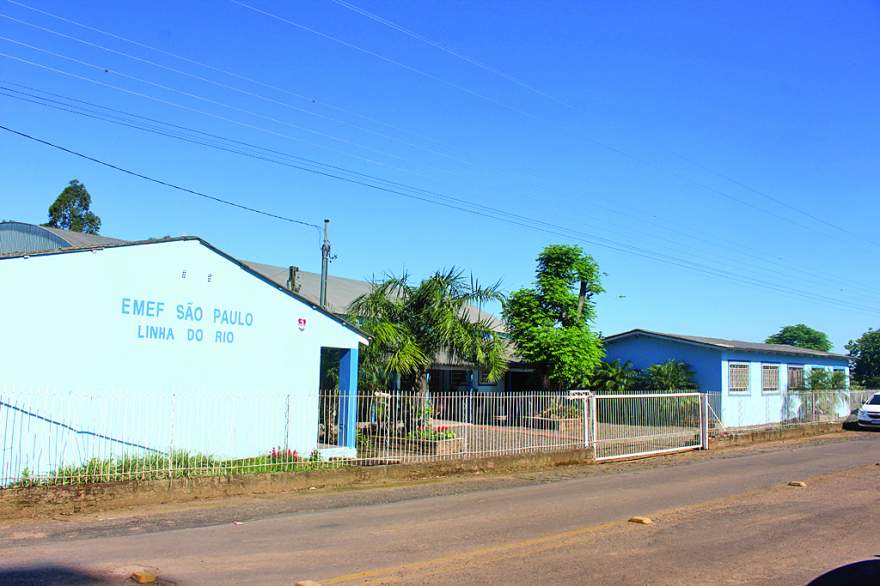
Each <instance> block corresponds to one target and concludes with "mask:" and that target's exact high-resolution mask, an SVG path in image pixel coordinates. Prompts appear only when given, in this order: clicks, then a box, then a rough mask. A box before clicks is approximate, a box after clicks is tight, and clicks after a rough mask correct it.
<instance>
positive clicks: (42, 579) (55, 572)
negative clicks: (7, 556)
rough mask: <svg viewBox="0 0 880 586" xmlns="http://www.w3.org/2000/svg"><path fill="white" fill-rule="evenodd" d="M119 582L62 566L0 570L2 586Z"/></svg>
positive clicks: (118, 581)
mask: <svg viewBox="0 0 880 586" xmlns="http://www.w3.org/2000/svg"><path fill="white" fill-rule="evenodd" d="M120 582H121V580H120V579H119V578H116V579H110V578H107V577H105V576H98V575H97V574H91V573H89V572H84V571H82V570H76V569H73V568H66V567H64V566H51V565H49V566H25V567H13V568H0V584H3V586H13V585H15V586H18V585H22V586H24V585H31V584H71V585H73V584H77V585H79V584H88V585H90V586H92V585H98V584H100V585H102V586H103V585H105V584H117V585H118V584H119V583H120Z"/></svg>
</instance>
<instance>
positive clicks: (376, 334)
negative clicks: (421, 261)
mask: <svg viewBox="0 0 880 586" xmlns="http://www.w3.org/2000/svg"><path fill="white" fill-rule="evenodd" d="M489 301H502V295H501V293H499V291H498V285H497V284H496V285H492V286H489V287H483V286H481V285H480V284H479V283H478V282H476V281H475V280H474V279H473V278H471V279H470V280H468V279H465V278H464V276H463V274H462V272H461V271H459V270H457V269H455V268H452V269H450V270H446V271H438V272H436V273H434V274H433V275H431V276H430V277H428V278H427V279H425V280H423V281H422V282H421V283H419V284H418V285H413V284H411V283H410V282H409V277H408V275H403V276H401V277H393V276H389V277H388V278H386V279H385V280H383V281H380V282H375V283H373V284H372V286H371V289H370V291H369V292H368V293H365V294H364V295H361V296H360V297H358V298H357V299H355V300H354V301H353V302H352V304H351V307H350V308H349V318H350V319H351V320H352V321H353V322H354V323H356V324H357V325H358V326H359V327H361V328H362V329H363V330H364V331H365V332H366V333H367V334H369V335H370V336H371V338H372V340H371V342H370V344H369V345H368V346H367V347H366V348H365V350H364V352H363V353H362V354H361V356H362V357H363V360H362V362H361V368H360V370H361V375H362V376H361V381H362V384H363V385H364V387H365V388H382V389H384V388H387V384H388V381H389V378H390V377H391V376H393V375H400V376H401V378H402V379H404V380H405V381H407V380H408V381H411V382H412V384H413V386H414V387H415V388H418V389H420V390H422V391H425V390H427V377H426V374H427V371H428V368H429V367H430V365H431V364H432V362H433V360H434V357H435V356H436V355H437V354H438V353H440V352H445V353H447V354H448V355H449V356H450V357H452V358H453V359H460V360H462V361H464V362H467V363H470V364H474V365H475V366H477V367H479V368H480V369H481V370H483V371H484V372H485V373H486V374H487V377H488V379H489V380H490V381H495V380H498V379H499V378H500V377H501V376H502V375H503V374H504V373H505V372H506V370H507V356H506V345H505V342H504V339H503V338H502V336H501V334H500V332H498V331H496V329H495V327H494V324H493V320H492V317H491V315H489V314H480V313H479V312H478V311H476V307H474V306H477V307H478V306H480V305H481V304H483V303H486V302H489Z"/></svg>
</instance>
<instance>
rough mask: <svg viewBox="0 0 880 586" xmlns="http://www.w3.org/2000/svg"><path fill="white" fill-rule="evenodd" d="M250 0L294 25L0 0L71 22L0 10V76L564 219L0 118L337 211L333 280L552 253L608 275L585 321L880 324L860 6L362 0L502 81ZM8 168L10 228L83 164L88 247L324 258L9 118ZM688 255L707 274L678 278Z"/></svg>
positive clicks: (209, 186) (314, 261)
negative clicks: (93, 238)
mask: <svg viewBox="0 0 880 586" xmlns="http://www.w3.org/2000/svg"><path fill="white" fill-rule="evenodd" d="M246 3H247V4H249V5H250V6H252V7H254V8H256V9H258V10H262V11H266V12H270V13H271V14H273V15H275V16H278V17H280V18H283V19H286V20H288V21H291V22H294V23H297V24H298V25H300V26H295V25H293V24H291V23H290V22H283V21H281V20H278V19H275V18H271V17H269V16H267V15H265V14H261V13H258V12H256V11H255V10H251V9H248V8H246V7H244V6H241V5H240V4H236V3H234V2H230V1H227V0H223V1H221V0H215V1H210V2H208V1H192V2H185V3H178V2H169V1H164V0H157V1H156V2H151V3H111V2H91V3H88V4H83V5H78V6H77V7H76V9H73V7H72V6H71V5H70V3H67V2H60V1H54V0H52V1H48V0H16V3H11V2H8V1H7V0H0V13H2V14H4V15H6V16H7V17H11V18H12V19H17V20H18V21H26V22H27V23H30V24H31V25H36V26H38V27H43V28H44V29H51V30H52V31H55V32H56V33H61V34H62V35H67V37H63V36H59V35H58V34H53V33H52V32H49V31H47V30H40V29H38V28H35V27H34V26H28V25H27V24H24V23H22V22H17V21H15V20H11V19H10V18H0V36H2V37H3V39H0V52H2V53H4V54H6V55H9V56H12V57H14V58H17V59H19V60H15V59H11V58H9V57H0V80H2V82H0V83H2V85H3V86H5V87H8V88H11V89H15V90H17V91H20V92H28V93H31V94H34V95H43V96H45V94H44V93H42V92H52V93H55V94H59V95H62V96H66V97H68V98H75V99H78V100H85V101H87V102H91V103H93V104H99V105H101V106H107V107H112V108H116V109H118V110H122V111H125V112H128V113H132V114H137V115H140V116H148V117H151V118H153V119H155V120H160V121H162V122H165V123H168V124H176V125H179V126H185V127H187V128H193V129H197V130H199V131H203V132H210V133H213V134H215V135H220V136H222V137H225V138H228V139H233V140H238V141H245V142H248V143H250V144H253V145H257V146H259V147H262V148H264V149H273V150H275V151H283V152H285V153H289V154H293V155H296V156H300V157H306V158H308V159H312V160H316V161H320V162H322V163H325V164H328V165H334V166H337V167H341V168H344V169H346V170H349V171H356V172H359V173H364V174H368V175H370V176H372V177H378V178H381V179H383V180H388V181H395V182H398V183H402V184H406V186H407V187H406V188H404V189H403V191H406V192H408V193H410V194H414V193H417V194H418V195H419V196H420V197H425V196H427V197H429V198H435V197H437V196H436V195H435V194H443V195H446V196H451V197H455V198H459V199H461V200H466V201H467V202H472V203H475V204H477V205H481V206H488V207H491V208H495V209H502V210H506V211H510V212H513V213H516V214H519V215H521V216H525V217H526V219H521V220H517V221H518V222H520V224H523V223H525V224H529V225H531V226H533V227H534V226H535V222H545V223H548V224H552V225H553V226H554V227H553V228H549V229H550V230H551V231H555V232H558V231H559V229H560V227H561V228H564V229H566V232H565V234H564V235H563V234H553V233H547V232H545V231H541V230H536V229H533V228H529V227H526V226H523V225H517V224H511V223H505V222H501V221H499V220H497V219H493V218H487V217H483V216H479V215H475V214H471V213H466V212H462V211H460V210H454V209H450V208H448V207H441V206H437V205H433V204H431V203H427V202H424V201H419V200H416V199H411V198H404V197H400V196H397V195H393V194H389V193H384V192H381V191H377V190H374V189H370V188H366V187H362V186H358V185H354V184H350V183H345V182H340V181H338V180H334V179H331V178H328V177H324V176H319V175H315V174H310V173H306V172H303V171H301V170H298V169H294V168H290V167H287V166H281V165H277V164H273V163H270V162H266V161H261V160H255V159H253V158H247V157H243V156H239V155H235V154H231V153H228V152H221V151H218V150H214V149H210V148H206V147H204V146H201V145H194V144H189V143H184V142H181V141H178V140H175V139H172V138H168V137H164V136H158V135H155V134H150V133H146V132H143V131H141V130H137V129H132V128H127V127H122V126H118V125H113V124H110V123H108V122H106V121H102V120H94V119H89V118H85V117H83V116H80V115H76V114H72V113H70V112H63V111H58V110H52V109H48V108H46V107H45V106H41V105H37V104H33V103H26V102H22V101H19V100H15V99H11V98H9V97H7V96H0V114H2V115H0V119H2V124H3V125H6V126H9V127H12V128H14V129H16V130H19V131H23V132H27V133H30V134H32V135H35V136H37V137H40V138H42V139H46V140H49V141H52V142H55V143H58V144H60V145H63V146H65V147H68V148H71V149H74V150H78V151H81V152H83V153H86V154H88V155H90V156H94V157H97V158H100V159H104V160H107V161H109V162H112V163H115V164H118V165H121V166H124V167H127V168H131V169H133V170H136V171H139V172H142V173H144V174H148V175H151V176H155V177H157V178H161V179H163V180H167V181H170V182H174V183H177V184H180V185H182V186H185V187H188V188H192V189H196V190H199V191H202V192H205V193H209V194H211V195H217V196H220V197H224V198H228V199H231V200H235V201H237V202H240V203H243V204H246V205H250V206H253V207H258V208H263V209H266V210H269V211H272V212H274V213H277V214H281V215H285V216H289V217H293V218H297V219H301V220H304V221H306V222H311V223H316V224H319V223H321V220H322V219H323V218H325V217H326V218H330V219H331V220H332V224H331V225H332V242H333V247H334V253H335V254H336V255H337V256H338V258H337V259H336V260H335V261H334V262H333V264H332V265H331V271H332V273H333V274H337V275H341V276H348V277H354V278H365V277H370V276H371V275H373V274H376V275H381V274H382V273H384V272H394V273H399V272H401V271H402V270H404V269H405V270H407V271H409V272H410V273H411V274H412V275H414V276H415V277H422V276H424V275H426V274H427V273H429V272H430V271H432V270H435V269H437V268H440V267H446V266H450V265H456V266H458V267H461V268H463V269H465V270H466V271H472V272H473V273H474V274H475V275H476V276H477V277H478V278H479V279H480V280H482V281H487V282H489V281H495V280H501V281H502V284H503V288H504V289H505V290H512V289H516V288H519V287H521V286H525V285H528V284H529V283H530V281H531V280H532V277H533V272H534V257H535V256H536V254H537V253H538V252H539V251H540V249H541V248H542V247H543V246H545V245H546V244H548V243H551V242H570V243H575V244H580V245H582V246H583V247H584V249H585V250H586V251H587V252H589V253H590V254H592V255H593V256H595V257H596V259H597V260H598V261H599V263H600V265H601V267H602V269H603V270H604V271H605V272H606V273H607V276H606V277H605V286H606V288H607V290H608V291H607V293H606V294H604V295H603V296H602V297H601V299H599V302H598V312H599V318H598V324H597V325H598V327H599V328H600V329H601V330H602V331H603V332H604V333H615V332H617V331H621V330H624V329H629V328H633V327H644V328H649V329H656V330H664V331H672V332H681V333H690V334H702V335H712V336H719V337H734V338H742V339H750V340H760V339H763V338H764V337H766V336H767V335H768V334H770V333H773V332H774V331H776V330H777V329H778V328H779V327H780V326H781V325H783V324H787V323H797V322H806V323H808V324H811V325H813V326H815V327H818V328H820V329H822V330H825V331H827V332H828V333H829V334H830V335H831V337H832V340H833V341H834V343H835V345H836V348H837V349H838V350H842V347H843V344H845V343H846V342H847V341H848V340H849V339H851V338H854V337H857V336H858V335H860V334H861V333H862V332H863V331H865V330H866V329H867V328H868V327H872V326H873V327H878V326H880V315H878V314H880V301H878V300H877V298H878V292H880V275H878V273H877V271H876V270H874V269H875V268H876V266H877V264H876V260H875V259H876V258H877V255H878V253H880V236H878V235H877V233H876V218H877V214H878V212H880V200H878V198H877V186H878V185H880V164H878V163H877V162H878V160H880V148H878V146H877V136H880V114H878V109H877V106H876V104H877V96H878V90H880V82H878V77H877V75H876V72H877V71H878V65H880V63H878V61H880V59H878V56H880V52H878V39H880V6H878V4H876V3H874V2H867V1H864V2H859V1H853V2H846V3H832V2H803V1H799V2H794V1H792V2H775V3H769V4H768V3H765V2H712V3H710V2H664V3H652V2H543V3H534V2H519V1H517V2H488V1H481V2H461V1H455V2H453V1H447V2H440V1H427V0H426V1H422V2H399V1H398V2H386V1H379V0H353V3H354V4H356V6H358V7H359V8H362V9H365V10H367V11H370V12H371V13H374V14H376V15H379V16H381V17H383V18H386V19H388V20H390V21H393V22H394V23H396V24H398V25H400V26H402V27H405V28H406V29H409V30H412V31H415V32H417V33H418V34H420V35H423V36H424V37H426V38H428V39H431V40H433V41H436V42H438V43H440V44H442V45H443V46H444V47H447V48H449V49H451V50H453V51H455V52H456V53H458V54H460V55H464V56H466V57H468V58H471V59H473V60H476V61H479V62H480V63H484V64H486V65H487V66H489V67H490V68H494V69H495V70H497V71H499V72H501V74H498V73H493V72H491V71H487V70H486V69H484V68H480V67H477V66H475V65H474V64H473V63H469V62H467V61H465V60H463V59H459V58H456V57H455V56H453V55H451V54H449V53H448V52H444V51H442V50H439V49H437V48H436V47H432V46H430V45H428V44H426V43H423V42H421V41H419V40H417V39H414V38H412V37H410V36H407V35H405V34H403V33H401V32H400V31H398V30H394V29H393V28H390V27H388V26H384V25H383V24H380V23H378V22H376V21H374V20H370V19H368V18H366V17H365V16H363V15H361V14H357V13H355V12H353V11H351V10H348V9H346V8H345V7H343V6H341V5H339V4H336V3H333V2H331V1H330V0H301V1H296V2H284V3H279V2H268V1H266V0H247V1H246ZM22 4H26V5H28V6H31V7H33V8H38V9H40V10H42V11H45V12H49V13H52V14H55V15H58V16H61V17H64V18H67V19H69V20H73V21H76V22H78V23H80V24H83V25H87V26H89V27H94V28H98V29H101V30H103V31H106V32H109V33H112V34H114V35H117V37H111V36H107V35H104V34H100V33H98V32H96V31H94V30H89V29H86V28H83V27H81V26H77V25H75V24H73V23H71V22H64V21H61V20H58V19H57V18H53V17H51V16H49V15H47V14H43V13H40V12H36V11H34V10H31V9H28V8H26V7H24V6H22ZM302 27H308V28H310V29H312V30H313V31H318V32H319V33H323V34H324V35H329V36H332V37H336V38H338V39H340V40H343V41H345V42H347V43H349V44H354V45H357V46H359V47H361V48H363V49H365V50H366V51H370V52H372V53H374V54H375V55H370V54H367V53H365V52H364V51H358V50H355V49H353V48H351V47H350V46H344V45H342V44H340V43H338V42H334V41H332V40H330V39H328V38H326V37H324V36H321V35H319V34H316V33H315V32H309V31H307V30H305V29H304V28H302ZM71 37H72V38H71ZM118 37H124V38H126V39H130V40H133V41H137V42H138V43H141V45H135V44H131V43H129V42H126V41H124V40H122V39H120V38H118ZM76 39H78V40H79V41H85V42H87V43H92V44H93V45H87V44H84V43H82V42H78V41H77V40H76ZM21 43H24V44H26V45H30V47H28V46H24V45H22V44H21ZM95 44H97V45H101V46H103V47H106V48H107V49H110V50H111V51H107V50H103V49H101V48H98V47H96V46H94V45H95ZM144 45H149V46H151V47H155V48H158V49H161V50H163V51H166V52H170V53H173V54H175V55H179V56H182V57H185V58H186V59H188V60H189V61H186V60H181V59H178V58H175V57H172V56H171V55H169V54H168V53H162V52H157V51H155V50H152V49H148V48H147V47H145V46H144ZM41 50H42V51H41ZM45 51H50V52H51V53H54V54H55V55H53V54H50V53H46V52H45ZM112 51H116V52H117V53H113V52H112ZM119 52H122V53H127V54H129V55H131V56H134V57H137V58H140V59H141V61H138V60H136V59H132V58H129V57H126V56H123V55H121V54H119ZM376 55H381V56H382V57H384V58H385V59H381V58H379V57H377V56H376ZM61 56H64V57H68V58H69V59H64V58H62V57H61ZM70 59H75V60H77V61H78V62H74V61H71V60H70ZM20 60H27V61H31V62H33V63H36V64H39V65H41V66H42V67H39V66H37V65H32V64H28V63H24V62H22V61H20ZM143 60H147V61H150V62H154V63H156V64H159V65H161V66H164V67H165V69H163V68H162V67H157V66H156V65H154V64H152V63H147V62H145V61H143ZM194 61H195V62H199V63H203V64H207V65H209V66H211V67H213V68H214V69H211V68H206V67H203V66H200V65H197V64H196V63H194ZM88 64H91V65H93V66H94V67H91V66H89V65H88ZM47 67H48V68H52V69H54V70H55V71H53V70H52V69H47ZM168 68H172V69H176V70H179V71H181V72H183V73H178V72H174V71H171V70H169V69H168ZM220 70H222V71H220ZM59 71H63V72H65V73H67V75H64V74H62V73H59ZM229 73H232V74H234V75H229ZM194 76H198V77H201V78H203V79H198V78H197V77H194ZM244 78H249V80H246V79H244ZM87 80H92V81H87ZM205 80H210V81H205ZM96 82H97V83H96ZM211 82H213V83H211ZM11 84H20V85H11ZM22 86H27V87H29V88H35V89H36V90H38V92H36V93H35V92H33V91H32V90H29V89H24V87H22ZM110 86H113V87H110ZM526 86H528V87H526ZM530 88H532V89H530ZM7 93H8V92H7ZM18 95H19V96H21V94H18ZM53 99H57V98H53ZM264 152H265V151H264ZM273 156H275V155H273ZM0 169H2V171H3V175H4V177H5V179H6V184H7V186H6V188H4V190H3V193H4V194H3V195H0V217H2V218H5V219H17V220H22V221H32V222H39V221H44V219H45V215H46V210H47V208H48V205H49V204H50V203H51V201H52V200H53V199H54V198H55V196H56V195H57V194H58V193H59V192H60V191H61V189H62V188H63V187H64V186H65V184H66V183H67V182H68V181H69V180H70V179H72V178H78V179H80V180H81V181H83V182H84V183H85V184H86V186H87V187H88V189H89V191H90V192H91V194H92V197H93V209H94V210H95V211H96V212H97V213H98V214H99V215H100V216H101V218H102V219H103V230H102V233H104V234H106V235H110V236H117V237H121V238H131V239H140V238H148V237H157V236H164V235H179V234H197V235H200V236H202V237H204V238H205V239H207V240H208V241H210V242H211V243H213V244H215V245H217V246H219V247H220V248H222V249H224V250H226V251H228V252H229V253H231V254H233V255H236V256H239V257H241V258H245V259H251V260H259V261H262V262H268V263H275V264H279V265H289V264H297V265H299V266H300V267H301V268H303V269H304V270H313V271H316V270H318V269H319V267H320V251H319V248H318V238H317V234H316V232H315V231H314V230H311V229H309V228H304V227H302V226H296V225H291V224H287V223H284V222H279V221H276V220H271V219H268V218H264V217H260V216H255V215H251V214H248V213H245V212H242V211H239V210H235V209H231V208H227V207H223V206H219V205H217V204H214V203H210V202H208V201H205V200H202V199H199V198H195V197H192V196H189V195H185V194H182V193H180V192H177V191H174V190H169V189H167V188H164V187H160V186H157V185H153V184H150V183H147V182H144V181H142V180H140V179H136V178H133V177H130V176H126V175H122V174H119V173H118V172H116V171H113V170H110V169H107V168H103V167H100V166H97V165H95V164H93V163H89V162H87V161H84V160H80V159H76V158H74V157H71V156H70V155H68V154H64V153H61V152H58V151H54V150H51V149H49V148H47V147H45V146H43V145H39V144H35V143H32V142H29V141H26V140H23V139H21V138H19V137H16V136H13V135H9V134H8V133H0ZM386 185H387V184H386ZM412 188H416V189H421V190H425V191H421V192H414V191H412ZM426 191H427V192H431V193H430V194H427V193H426ZM471 209H473V208H471ZM544 227H545V228H546V227H547V226H546V224H544ZM601 244H605V245H606V246H601ZM624 250H630V252H633V251H634V252H635V254H631V253H626V252H624ZM693 263H697V264H698V266H697V269H698V270H690V269H687V268H685V267H683V266H681V265H683V264H684V265H689V266H692V267H693V266H694V264H693ZM719 273H722V274H723V275H726V276H727V277H732V278H724V277H722V276H720V275H719Z"/></svg>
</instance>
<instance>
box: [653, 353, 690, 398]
mask: <svg viewBox="0 0 880 586" xmlns="http://www.w3.org/2000/svg"><path fill="white" fill-rule="evenodd" d="M646 375H647V376H646V382H647V385H648V387H649V389H648V390H651V391H688V390H694V389H696V388H697V383H696V382H694V371H693V370H691V367H690V366H689V365H688V364H687V363H686V362H679V361H677V360H667V361H666V362H663V363H662V364H653V365H651V366H649V367H648V371H647V373H646Z"/></svg>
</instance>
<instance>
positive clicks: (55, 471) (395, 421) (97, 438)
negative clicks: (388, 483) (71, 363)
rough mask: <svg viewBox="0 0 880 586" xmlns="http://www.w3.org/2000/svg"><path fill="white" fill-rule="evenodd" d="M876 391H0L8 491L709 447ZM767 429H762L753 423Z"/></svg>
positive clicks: (826, 415) (840, 411)
mask: <svg viewBox="0 0 880 586" xmlns="http://www.w3.org/2000/svg"><path fill="white" fill-rule="evenodd" d="M873 392H874V391H849V390H847V391H809V392H797V393H795V392H791V393H782V394H775V395H766V396H761V397H755V396H753V397H749V398H748V399H749V401H750V402H748V403H747V402H746V401H745V397H734V399H735V400H733V399H731V398H730V397H729V396H728V395H727V394H725V395H724V396H722V395H721V394H719V393H695V392H681V393H677V392H671V393H639V392H627V393H619V394H593V393H589V392H572V393H568V392H533V393H528V392H522V393H517V392H506V393H476V392H449V393H431V394H429V395H422V394H420V393H417V392H400V391H382V392H362V393H359V394H357V395H346V394H342V395H340V393H339V392H338V391H327V392H322V393H312V394H301V395H300V394H283V393H277V392H261V391H253V392H247V393H239V394H228V393H227V394H220V395H218V394H216V393H212V392H210V391H206V390H202V391H201V392H200V391H198V390H193V389H187V390H185V391H180V392H170V391H169V392H153V393H150V394H149V395H132V394H131V393H126V392H123V391H117V390H114V391H102V392H98V391H94V392H46V391H37V390H29V391H28V392H20V391H18V392H10V391H8V390H3V389H0V488H2V487H9V486H21V485H28V484H78V483H87V482H110V481H120V480H150V479H175V478H185V477H196V476H232V475H239V474H252V473H264V472H293V471H301V470H312V469H317V468H323V467H337V466H352V465H378V464H395V463H408V462H427V461H437V460H452V459H465V458H478V457H492V456H501V455H507V454H525V453H536V452H547V451H554V450H569V449H575V448H583V447H584V446H585V445H586V446H592V447H593V448H594V452H595V457H596V459H598V460H611V459H615V458H624V457H636V456H647V455H654V454H661V453H668V452H673V451H679V450H685V449H695V448H700V447H707V441H708V435H709V433H710V431H711V432H712V433H715V434H720V433H727V432H735V431H737V430H743V429H751V428H755V427H767V426H771V425H798V424H805V423H814V422H821V421H842V420H844V419H846V418H847V417H851V415H852V414H853V413H854V412H855V411H856V410H857V409H858V407H859V406H860V405H861V404H862V403H863V402H864V400H866V399H867V398H868V397H870V395H871V394H872V393H873ZM756 422H757V423H756Z"/></svg>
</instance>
